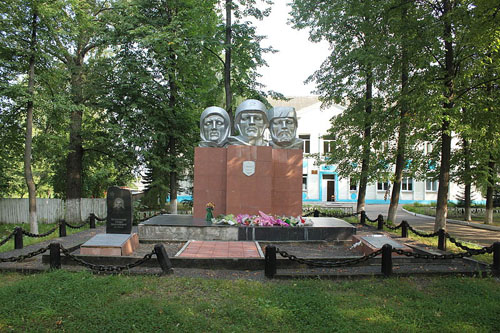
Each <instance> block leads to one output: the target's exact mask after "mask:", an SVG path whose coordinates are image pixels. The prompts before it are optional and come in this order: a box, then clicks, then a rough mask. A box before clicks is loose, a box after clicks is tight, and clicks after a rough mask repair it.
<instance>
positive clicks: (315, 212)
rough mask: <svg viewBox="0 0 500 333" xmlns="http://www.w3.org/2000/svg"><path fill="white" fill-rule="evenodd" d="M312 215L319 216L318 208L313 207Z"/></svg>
mask: <svg viewBox="0 0 500 333" xmlns="http://www.w3.org/2000/svg"><path fill="white" fill-rule="evenodd" d="M313 216H314V217H319V210H317V209H315V210H314V213H313Z"/></svg>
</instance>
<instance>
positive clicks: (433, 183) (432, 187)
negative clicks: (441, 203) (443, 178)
mask: <svg viewBox="0 0 500 333" xmlns="http://www.w3.org/2000/svg"><path fill="white" fill-rule="evenodd" d="M438 184H439V182H438V181H437V180H432V179H427V180H426V181H425V190H426V191H428V192H436V191H437V190H438Z"/></svg>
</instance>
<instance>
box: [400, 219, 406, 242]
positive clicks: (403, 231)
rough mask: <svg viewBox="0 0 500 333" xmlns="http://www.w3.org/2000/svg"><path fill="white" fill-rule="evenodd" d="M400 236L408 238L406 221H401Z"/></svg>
mask: <svg viewBox="0 0 500 333" xmlns="http://www.w3.org/2000/svg"><path fill="white" fill-rule="evenodd" d="M401 237H403V238H408V222H406V221H405V220H403V221H401Z"/></svg>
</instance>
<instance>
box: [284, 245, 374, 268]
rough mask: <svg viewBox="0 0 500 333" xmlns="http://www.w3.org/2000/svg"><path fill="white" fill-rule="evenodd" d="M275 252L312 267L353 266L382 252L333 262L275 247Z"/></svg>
mask: <svg viewBox="0 0 500 333" xmlns="http://www.w3.org/2000/svg"><path fill="white" fill-rule="evenodd" d="M276 253H279V254H280V255H281V256H282V257H283V258H288V259H289V260H291V261H295V262H298V263H300V264H306V265H308V266H313V267H323V268H336V267H344V266H354V265H356V264H359V263H361V262H364V261H366V260H368V259H371V258H374V257H376V256H378V255H379V254H381V253H382V249H380V250H378V251H375V252H373V253H370V254H368V255H366V256H363V257H360V258H356V259H352V260H346V261H335V262H331V261H317V260H313V259H303V258H297V256H295V255H293V254H288V252H286V251H282V250H280V249H279V248H276Z"/></svg>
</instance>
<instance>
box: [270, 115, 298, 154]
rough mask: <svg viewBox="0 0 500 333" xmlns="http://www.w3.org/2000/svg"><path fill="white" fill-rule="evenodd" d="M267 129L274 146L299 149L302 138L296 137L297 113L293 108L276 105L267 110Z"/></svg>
mask: <svg viewBox="0 0 500 333" xmlns="http://www.w3.org/2000/svg"><path fill="white" fill-rule="evenodd" d="M268 119H269V131H270V132H271V146H273V147H274V148H284V149H300V148H302V140H300V139H297V138H296V134H297V113H296V112H295V108H293V107H287V106H278V107H274V108H272V109H271V110H269V113H268Z"/></svg>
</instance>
